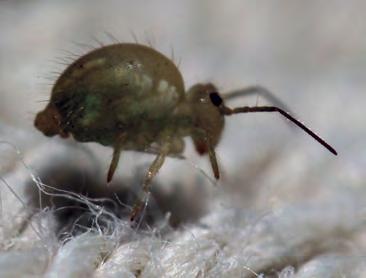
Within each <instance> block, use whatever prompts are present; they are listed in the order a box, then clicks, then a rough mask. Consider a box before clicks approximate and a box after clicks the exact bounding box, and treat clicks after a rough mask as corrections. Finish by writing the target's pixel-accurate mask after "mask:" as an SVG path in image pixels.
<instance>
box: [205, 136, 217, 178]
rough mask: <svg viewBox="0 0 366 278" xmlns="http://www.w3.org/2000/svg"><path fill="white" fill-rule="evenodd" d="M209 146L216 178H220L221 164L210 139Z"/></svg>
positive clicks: (209, 154)
mask: <svg viewBox="0 0 366 278" xmlns="http://www.w3.org/2000/svg"><path fill="white" fill-rule="evenodd" d="M207 146H208V156H209V158H210V163H211V167H212V171H213V173H214V176H215V178H216V179H217V180H218V179H219V178H220V171H219V166H218V164H217V159H216V153H215V149H214V147H213V146H212V144H211V142H210V140H208V139H207Z"/></svg>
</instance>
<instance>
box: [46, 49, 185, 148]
mask: <svg viewBox="0 0 366 278" xmlns="http://www.w3.org/2000/svg"><path fill="white" fill-rule="evenodd" d="M184 98H185V91H184V84H183V79H182V76H181V74H180V72H179V71H178V69H177V68H176V66H175V65H174V64H173V63H172V62H171V61H170V60H169V59H168V58H166V57H165V56H163V55H162V54H160V53H159V52H157V51H155V50H154V49H152V48H149V47H146V46H143V45H136V44H116V45H111V46H106V47H103V48H100V49H97V50H95V51H92V52H90V53H89V54H87V55H85V56H82V57H81V58H80V59H78V60H77V61H75V62H74V63H73V64H71V65H70V66H69V67H68V68H67V69H66V70H65V71H64V72H63V74H62V75H61V76H60V78H59V79H58V80H57V82H56V84H55V85H54V87H53V90H52V96H51V101H50V105H51V106H55V108H56V109H57V111H58V112H59V114H60V116H61V119H62V124H61V126H60V128H61V129H62V131H63V132H64V133H65V134H72V135H73V137H74V138H75V139H76V140H78V141H80V142H87V141H95V142H98V143H101V144H103V145H111V146H114V145H115V144H116V140H118V138H120V136H121V135H122V134H124V136H125V142H124V149H136V150H144V149H145V148H147V147H148V146H149V145H150V144H151V143H152V142H154V141H161V140H162V139H163V138H161V137H162V136H170V135H173V134H177V132H178V131H179V128H177V127H178V125H179V124H178V125H177V123H176V121H177V120H178V121H182V120H183V119H182V117H178V118H179V119H177V118H176V117H174V115H176V114H177V113H178V109H179V108H178V106H179V104H180V103H182V102H183V101H184ZM183 121H184V120H183ZM178 133H179V132H178Z"/></svg>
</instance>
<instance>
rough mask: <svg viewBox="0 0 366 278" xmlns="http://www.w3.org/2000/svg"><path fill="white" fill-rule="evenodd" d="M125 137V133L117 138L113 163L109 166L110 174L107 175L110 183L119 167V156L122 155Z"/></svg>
mask: <svg viewBox="0 0 366 278" xmlns="http://www.w3.org/2000/svg"><path fill="white" fill-rule="evenodd" d="M124 138H125V135H124V134H122V135H120V136H119V137H118V139H117V144H116V145H115V146H114V149H113V158H112V161H111V164H110V166H109V170H108V175H107V182H108V183H110V182H111V180H112V178H113V175H114V172H115V171H116V169H117V166H118V162H119V158H120V156H121V151H122V145H123V142H124Z"/></svg>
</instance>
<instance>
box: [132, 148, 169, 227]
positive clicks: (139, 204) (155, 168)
mask: <svg viewBox="0 0 366 278" xmlns="http://www.w3.org/2000/svg"><path fill="white" fill-rule="evenodd" d="M169 151H170V143H165V144H163V145H162V147H161V149H160V152H159V154H158V155H157V156H156V158H155V159H154V161H153V162H152V163H151V165H150V167H149V170H148V172H147V173H146V175H145V178H144V181H143V184H142V192H141V196H139V198H138V200H137V201H136V203H135V205H134V206H133V209H132V212H131V214H130V221H135V219H136V218H137V217H138V216H139V215H140V214H141V212H142V210H143V209H144V207H145V206H146V205H147V203H148V199H149V195H150V188H151V181H152V179H153V178H154V177H155V176H156V175H157V173H158V172H159V170H160V168H161V167H162V166H163V164H164V161H165V157H166V156H167V155H168V154H169Z"/></svg>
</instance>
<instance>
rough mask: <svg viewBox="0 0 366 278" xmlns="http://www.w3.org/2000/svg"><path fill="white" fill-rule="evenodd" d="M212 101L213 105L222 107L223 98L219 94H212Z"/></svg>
mask: <svg viewBox="0 0 366 278" xmlns="http://www.w3.org/2000/svg"><path fill="white" fill-rule="evenodd" d="M210 99H211V102H212V104H213V105H215V106H220V105H221V104H222V98H221V97H220V95H219V93H217V92H212V93H210Z"/></svg>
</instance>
